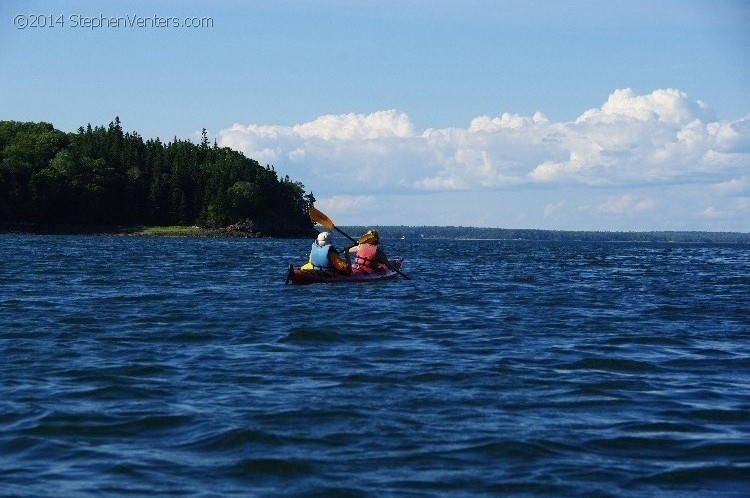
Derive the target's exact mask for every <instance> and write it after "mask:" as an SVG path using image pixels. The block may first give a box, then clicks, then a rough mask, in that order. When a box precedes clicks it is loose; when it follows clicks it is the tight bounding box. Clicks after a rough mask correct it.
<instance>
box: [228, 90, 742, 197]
mask: <svg viewBox="0 0 750 498" xmlns="http://www.w3.org/2000/svg"><path fill="white" fill-rule="evenodd" d="M218 136H219V141H220V144H221V145H222V146H229V147H232V148H234V149H237V150H241V151H243V152H244V153H245V154H246V155H248V156H249V157H252V158H255V159H257V160H258V161H259V162H261V163H262V164H265V163H269V164H274V165H275V166H276V168H277V170H280V171H283V172H285V173H288V174H290V176H293V177H294V178H296V179H299V180H300V181H302V182H303V183H304V184H305V185H306V186H307V187H308V189H312V190H313V191H314V192H321V191H322V192H323V193H325V195H327V196H329V197H333V196H344V195H357V196H367V195H375V194H379V193H384V192H402V193H403V192H407V193H408V192H412V191H460V190H488V189H490V190H491V189H507V188H522V187H524V186H533V185H544V186H556V185H574V186H575V185H577V186H607V187H623V188H632V187H635V186H650V185H659V184H665V183H669V184H695V183H708V184H713V185H714V187H713V188H714V189H716V190H717V191H721V190H725V191H729V190H732V189H735V188H738V186H737V185H735V184H732V183H731V182H732V181H734V180H733V179H737V180H736V181H737V182H746V179H747V177H748V176H747V175H748V165H749V164H750V115H748V116H745V117H742V118H739V119H736V120H733V121H720V120H717V119H716V117H715V116H714V114H713V112H712V111H711V109H710V108H709V107H708V106H707V105H706V104H704V103H703V102H701V101H698V100H692V99H691V98H690V97H689V96H688V95H687V94H685V93H684V92H681V91H679V90H676V89H659V90H655V91H653V92H651V93H649V94H645V95H637V94H635V92H633V90H631V89H620V90H616V91H614V92H613V93H612V94H611V95H610V96H609V98H608V99H607V101H606V102H604V103H603V104H602V105H601V106H600V107H598V108H594V109H589V110H586V111H584V112H583V113H582V114H581V115H580V116H579V117H578V118H577V119H575V120H573V121H570V122H554V121H550V120H549V119H548V118H547V117H546V116H545V115H544V114H542V113H541V112H537V113H535V114H534V115H533V116H530V117H528V116H520V115H517V114H510V113H504V114H501V115H500V116H497V117H491V116H478V117H476V118H474V119H473V120H471V122H470V123H469V125H468V127H466V128H462V127H454V128H437V129H435V128H427V129H424V130H417V129H416V128H415V126H414V125H413V123H412V122H411V120H410V119H409V117H408V116H407V115H406V114H405V113H403V112H399V111H396V110H386V111H378V112H374V113H371V114H354V113H350V114H342V115H328V116H321V117H319V118H317V119H315V120H313V121H310V122H307V123H301V124H297V125H293V126H275V125H260V124H245V125H241V124H235V125H234V126H232V127H231V128H228V129H225V130H222V131H221V132H219V134H218ZM743 185H744V183H743ZM638 202H645V204H640V205H639V204H638ZM652 202H653V201H652ZM619 203H620V204H622V203H624V201H623V200H622V199H620V200H619ZM620 204H618V202H615V201H614V200H613V202H612V204H611V205H609V206H601V207H600V208H601V209H602V212H614V211H616V210H617V206H618V205H620ZM639 206H640V207H639ZM629 208H630V209H640V210H642V211H643V210H646V209H649V208H650V205H649V203H648V202H647V201H644V200H643V199H641V200H640V201H639V200H636V199H632V200H631V202H630V203H629Z"/></svg>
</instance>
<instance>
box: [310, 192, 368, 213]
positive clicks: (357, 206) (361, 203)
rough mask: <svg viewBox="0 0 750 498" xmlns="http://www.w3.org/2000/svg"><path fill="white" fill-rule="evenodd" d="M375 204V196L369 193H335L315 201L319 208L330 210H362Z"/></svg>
mask: <svg viewBox="0 0 750 498" xmlns="http://www.w3.org/2000/svg"><path fill="white" fill-rule="evenodd" d="M376 205H377V203H376V201H375V197H373V196H371V195H360V196H351V195H335V196H333V197H328V198H326V199H323V200H321V201H319V202H317V203H316V206H317V207H318V208H319V209H322V210H323V211H332V212H362V211H365V210H369V209H372V208H373V207H376Z"/></svg>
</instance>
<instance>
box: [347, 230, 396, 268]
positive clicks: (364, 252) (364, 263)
mask: <svg viewBox="0 0 750 498" xmlns="http://www.w3.org/2000/svg"><path fill="white" fill-rule="evenodd" d="M349 252H352V253H356V256H355V257H354V268H355V269H357V270H359V271H364V272H371V271H376V270H380V269H381V266H380V265H385V266H387V267H388V268H390V269H393V265H392V264H391V263H390V262H389V261H388V257H387V256H386V255H385V251H383V248H382V247H380V236H379V235H378V231H377V230H372V229H370V230H367V231H366V232H365V233H364V234H363V235H362V236H361V237H360V238H359V239H358V240H357V245H356V246H354V247H352V248H351V249H349Z"/></svg>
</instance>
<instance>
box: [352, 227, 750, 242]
mask: <svg viewBox="0 0 750 498" xmlns="http://www.w3.org/2000/svg"><path fill="white" fill-rule="evenodd" d="M368 228H376V229H377V230H378V231H379V233H380V236H381V237H382V238H383V239H400V238H401V237H403V238H405V239H501V240H538V241H566V242H567V241H588V242H605V241H606V242H684V243H728V244H750V233H738V232H691V231H666V232H601V231H599V232H597V231H564V230H532V229H512V228H477V227H455V226H447V227H439V226H419V227H410V226H382V227H362V226H352V227H345V228H344V231H345V232H347V233H349V234H356V235H359V234H361V233H363V232H364V231H365V230H367V229H368ZM356 235H355V236H356Z"/></svg>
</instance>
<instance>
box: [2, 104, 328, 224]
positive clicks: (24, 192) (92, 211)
mask: <svg viewBox="0 0 750 498" xmlns="http://www.w3.org/2000/svg"><path fill="white" fill-rule="evenodd" d="M314 200H315V198H314V197H313V195H312V193H310V194H306V193H305V189H304V185H302V184H301V183H299V182H295V181H292V180H290V179H289V177H288V176H285V177H284V178H279V177H278V175H277V174H276V172H275V171H274V169H273V167H270V166H265V167H263V166H261V165H260V164H258V162H257V161H254V160H253V159H249V158H247V157H245V156H244V155H243V154H241V153H239V152H237V151H234V150H231V149H229V148H226V147H223V148H220V147H218V146H217V144H216V142H214V143H213V145H211V144H209V141H208V138H207V134H206V130H205V129H204V130H203V135H202V140H201V142H200V143H198V144H194V143H192V142H190V141H186V140H178V139H177V138H175V139H173V140H172V141H171V142H169V143H163V142H161V141H160V140H159V139H158V138H157V139H149V140H145V141H144V140H143V138H142V137H141V136H140V135H139V134H138V133H123V130H122V127H121V126H120V120H119V118H115V120H114V121H113V122H112V123H110V124H109V126H108V127H107V128H105V127H103V126H97V127H94V128H92V127H91V125H88V126H87V127H86V128H83V127H81V128H79V129H78V132H77V133H64V132H62V131H59V130H56V129H55V128H54V127H53V126H52V125H51V124H49V123H22V122H16V121H0V223H5V224H23V223H32V224H40V225H82V226H86V225H88V226H115V225H119V226H128V225H199V226H202V227H209V228H216V227H223V226H227V225H229V224H232V223H236V222H238V221H243V222H244V221H246V220H251V221H252V223H251V225H252V226H254V229H255V230H257V231H259V232H261V233H267V234H269V235H292V234H303V233H305V234H306V233H309V232H310V231H311V229H312V223H311V221H310V218H309V217H308V214H307V210H308V207H309V205H310V204H311V203H312V202H313V201H314ZM246 225H247V223H246Z"/></svg>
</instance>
